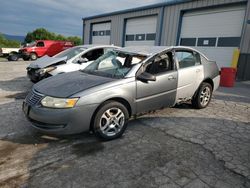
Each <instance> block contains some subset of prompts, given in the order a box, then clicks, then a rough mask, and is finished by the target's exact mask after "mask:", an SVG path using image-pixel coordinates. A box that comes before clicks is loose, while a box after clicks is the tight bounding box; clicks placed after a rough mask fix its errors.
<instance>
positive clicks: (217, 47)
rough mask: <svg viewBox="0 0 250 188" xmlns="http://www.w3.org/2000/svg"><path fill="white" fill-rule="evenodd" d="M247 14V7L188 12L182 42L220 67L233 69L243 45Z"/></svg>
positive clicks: (184, 17)
mask: <svg viewBox="0 0 250 188" xmlns="http://www.w3.org/2000/svg"><path fill="white" fill-rule="evenodd" d="M244 15H245V7H244V6H236V7H229V8H223V9H222V8H219V9H213V10H208V11H204V10H203V11H197V12H190V13H186V14H184V16H183V20H182V26H181V36H180V41H179V43H180V45H184V46H192V47H195V48H196V49H198V50H200V51H201V52H203V53H204V54H206V55H207V57H208V58H209V59H211V60H215V61H216V62H217V63H218V65H219V66H220V67H222V66H230V65H231V60H232V55H233V51H234V49H235V48H237V47H239V45H240V40H241V31H242V25H243V20H244Z"/></svg>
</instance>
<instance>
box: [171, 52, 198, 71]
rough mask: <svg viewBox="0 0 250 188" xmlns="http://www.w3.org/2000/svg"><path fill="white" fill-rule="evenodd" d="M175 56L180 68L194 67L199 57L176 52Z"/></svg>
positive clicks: (191, 53)
mask: <svg viewBox="0 0 250 188" xmlns="http://www.w3.org/2000/svg"><path fill="white" fill-rule="evenodd" d="M198 55H199V54H198ZM175 56H176V58H177V60H178V62H179V68H187V67H192V66H195V65H196V63H197V57H196V56H195V55H194V54H193V52H188V51H177V52H175ZM199 61H200V60H199Z"/></svg>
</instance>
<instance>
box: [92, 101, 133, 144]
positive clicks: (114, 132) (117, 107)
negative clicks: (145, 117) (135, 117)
mask: <svg viewBox="0 0 250 188" xmlns="http://www.w3.org/2000/svg"><path fill="white" fill-rule="evenodd" d="M128 119H129V114H128V110H127V108H126V107H125V106H124V105H123V104H121V103H119V102H116V101H107V102H105V103H104V104H103V105H102V106H101V107H100V108H99V110H98V111H97V113H96V115H95V119H94V125H93V128H94V133H95V134H96V135H97V136H98V137H99V138H101V139H103V140H112V139H115V138H118V137H120V136H122V134H123V133H124V131H125V130H126V128H127V122H128Z"/></svg>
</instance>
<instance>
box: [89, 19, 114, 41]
mask: <svg viewBox="0 0 250 188" xmlns="http://www.w3.org/2000/svg"><path fill="white" fill-rule="evenodd" d="M110 28H111V22H105V23H99V24H93V25H92V44H110Z"/></svg>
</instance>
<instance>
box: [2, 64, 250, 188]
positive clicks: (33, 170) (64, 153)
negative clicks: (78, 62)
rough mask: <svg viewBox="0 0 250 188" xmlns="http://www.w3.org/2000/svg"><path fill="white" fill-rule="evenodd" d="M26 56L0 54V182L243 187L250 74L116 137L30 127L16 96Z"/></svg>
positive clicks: (249, 144)
mask: <svg viewBox="0 0 250 188" xmlns="http://www.w3.org/2000/svg"><path fill="white" fill-rule="evenodd" d="M28 63H30V62H23V61H19V62H0V118H1V121H0V187H46V188H47V187H109V188H110V187H119V188H121V187H167V188H170V187H176V188H178V187H184V188H189V187H190V188H195V187H198V188H200V187H204V188H206V187H218V188H223V187H225V188H230V187H237V188H238V187H250V123H249V122H250V82H238V83H236V86H235V87H234V88H219V90H218V91H216V92H215V94H214V97H213V99H212V101H211V103H210V105H209V106H208V107H207V108H206V109H202V110H195V109H193V108H192V107H191V106H190V104H183V105H179V106H176V107H174V108H166V109H164V110H161V111H157V112H156V113H153V114H147V115H144V116H141V117H139V118H137V119H133V120H131V121H130V122H129V125H128V128H127V131H126V132H125V134H124V136H123V137H122V138H121V139H117V140H113V141H109V142H100V141H99V140H97V139H96V138H95V137H94V136H93V135H90V134H88V133H83V134H79V135H71V136H64V137H52V136H48V135H43V134H40V133H37V132H36V131H34V130H33V129H31V128H30V123H29V122H28V121H27V120H26V119H25V117H24V115H23V113H22V111H21V104H22V100H23V99H24V97H25V95H26V93H27V91H29V89H30V88H31V87H32V83H31V82H30V81H29V80H28V79H27V77H26V72H25V67H26V66H27V65H28Z"/></svg>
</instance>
